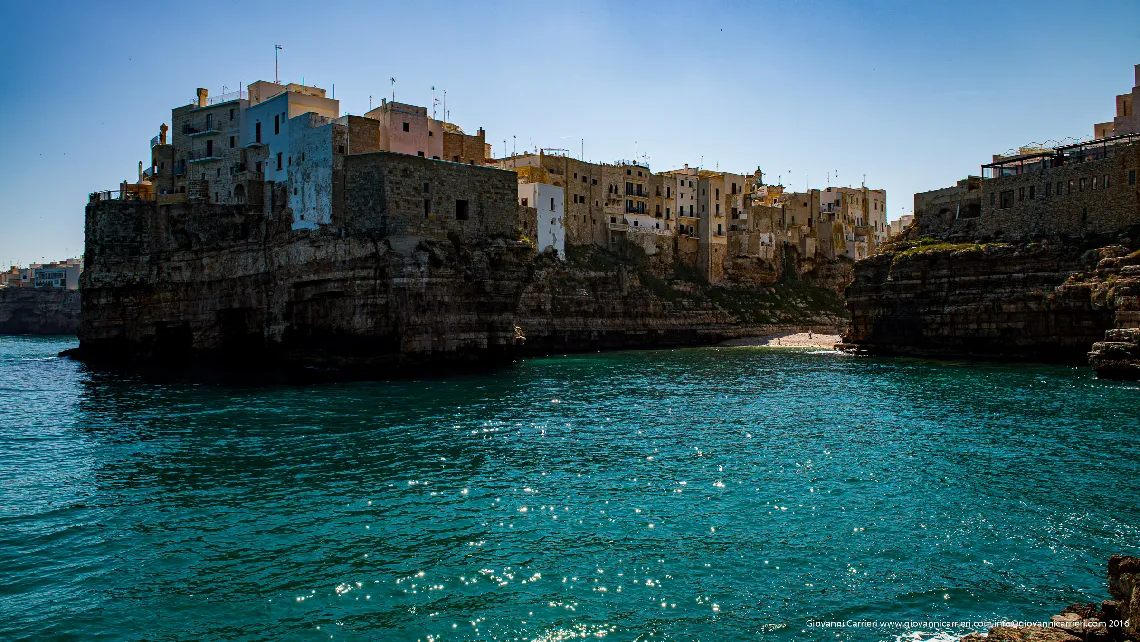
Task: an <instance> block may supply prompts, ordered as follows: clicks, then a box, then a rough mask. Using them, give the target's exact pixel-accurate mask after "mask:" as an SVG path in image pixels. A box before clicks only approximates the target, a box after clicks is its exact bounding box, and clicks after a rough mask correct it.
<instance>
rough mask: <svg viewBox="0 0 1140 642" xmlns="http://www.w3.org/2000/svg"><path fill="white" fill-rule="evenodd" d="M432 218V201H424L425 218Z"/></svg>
mask: <svg viewBox="0 0 1140 642" xmlns="http://www.w3.org/2000/svg"><path fill="white" fill-rule="evenodd" d="M429 216H431V199H430V198H425V199H424V218H427V217H429Z"/></svg>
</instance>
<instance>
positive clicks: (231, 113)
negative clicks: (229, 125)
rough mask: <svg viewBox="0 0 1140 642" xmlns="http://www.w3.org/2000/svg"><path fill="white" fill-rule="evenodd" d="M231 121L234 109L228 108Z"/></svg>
mask: <svg viewBox="0 0 1140 642" xmlns="http://www.w3.org/2000/svg"><path fill="white" fill-rule="evenodd" d="M233 119H234V109H233V107H230V120H233Z"/></svg>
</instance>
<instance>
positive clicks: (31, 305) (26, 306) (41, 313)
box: [0, 288, 80, 334]
mask: <svg viewBox="0 0 1140 642" xmlns="http://www.w3.org/2000/svg"><path fill="white" fill-rule="evenodd" d="M79 318H80V297H79V292H78V291H76V290H36V289H34V288H0V334H76V333H78V332H79Z"/></svg>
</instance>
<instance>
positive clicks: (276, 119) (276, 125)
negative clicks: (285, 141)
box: [273, 114, 281, 136]
mask: <svg viewBox="0 0 1140 642" xmlns="http://www.w3.org/2000/svg"><path fill="white" fill-rule="evenodd" d="M280 133H281V116H280V115H278V114H273V135H274V136H276V135H277V134H280Z"/></svg>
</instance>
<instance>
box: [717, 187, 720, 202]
mask: <svg viewBox="0 0 1140 642" xmlns="http://www.w3.org/2000/svg"><path fill="white" fill-rule="evenodd" d="M716 197H717V199H719V198H720V188H719V187H718V188H716Z"/></svg>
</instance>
